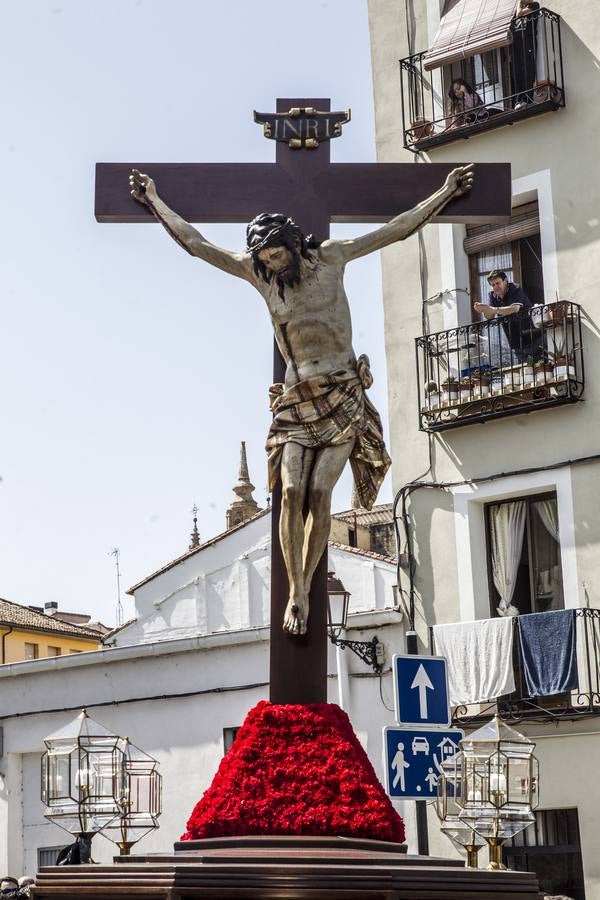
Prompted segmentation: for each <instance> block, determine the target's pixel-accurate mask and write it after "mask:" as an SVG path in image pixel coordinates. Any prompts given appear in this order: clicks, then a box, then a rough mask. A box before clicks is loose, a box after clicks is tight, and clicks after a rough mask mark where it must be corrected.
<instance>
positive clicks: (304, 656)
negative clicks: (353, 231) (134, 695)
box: [95, 98, 511, 703]
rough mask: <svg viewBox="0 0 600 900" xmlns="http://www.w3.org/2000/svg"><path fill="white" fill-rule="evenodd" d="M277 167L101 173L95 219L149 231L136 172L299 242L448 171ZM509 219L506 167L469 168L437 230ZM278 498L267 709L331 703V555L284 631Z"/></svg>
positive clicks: (301, 155) (103, 169) (424, 193)
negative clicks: (283, 229)
mask: <svg viewBox="0 0 600 900" xmlns="http://www.w3.org/2000/svg"><path fill="white" fill-rule="evenodd" d="M294 107H295V108H307V107H313V108H314V109H317V110H324V111H329V110H330V108H331V107H330V101H329V100H328V99H316V98H310V99H299V98H293V99H278V100H277V112H278V113H286V112H287V111H288V110H290V109H292V108H294ZM276 148H277V149H276V161H275V163H274V164H273V163H149V162H132V163H98V164H97V166H96V208H95V214H96V219H97V220H98V221H99V222H154V221H155V219H154V217H153V216H152V214H151V213H150V212H149V211H148V210H147V209H146V208H145V207H143V206H141V205H140V204H139V203H137V202H136V201H135V200H134V199H133V198H132V197H131V196H130V194H129V187H128V177H129V174H130V172H131V169H132V168H137V169H139V170H140V171H142V172H147V173H148V174H149V175H151V176H152V178H154V179H155V180H156V183H157V187H158V190H159V192H160V196H161V197H162V199H163V200H164V201H165V203H167V205H168V206H170V207H171V208H172V209H174V210H175V211H176V212H177V213H179V215H181V216H182V217H183V218H184V219H187V221H189V222H244V223H245V222H249V221H250V220H251V219H253V218H254V216H256V215H257V214H258V213H261V212H283V213H286V215H289V216H291V217H292V218H293V219H294V221H295V222H296V223H297V224H298V225H299V226H300V227H301V228H302V230H303V231H304V233H305V234H314V236H315V237H316V238H317V239H318V240H324V239H325V238H327V237H328V236H329V226H330V223H331V222H385V221H387V220H388V219H391V218H392V217H393V216H395V215H398V213H400V212H403V211H405V210H408V209H411V208H412V207H413V206H415V205H416V204H417V203H419V202H420V201H421V200H424V199H425V198H426V197H428V196H429V195H430V194H432V193H434V191H436V190H437V189H438V188H439V187H440V186H441V185H442V184H443V182H444V179H445V178H446V175H447V174H448V172H449V171H450V170H451V169H453V168H454V166H455V164H452V163H427V164H422V165H416V164H414V163H332V162H331V161H330V145H329V141H323V142H320V143H319V146H318V147H316V148H315V149H306V148H302V149H291V148H290V147H289V146H288V144H287V143H281V142H278V143H277V144H276ZM510 210H511V183H510V166H509V165H508V164H504V163H486V164H478V165H476V166H475V184H474V187H473V189H472V191H471V192H470V193H469V194H467V195H465V196H462V197H459V198H456V199H455V200H453V201H452V202H451V203H449V204H448V206H447V207H446V208H445V209H444V211H443V215H441V216H438V217H437V218H436V219H435V221H437V222H469V223H481V224H483V223H487V222H495V221H506V217H508V216H510ZM273 369H274V371H273V381H283V376H284V372H285V369H284V364H283V359H282V357H281V355H280V353H279V350H278V348H277V346H276V345H275V353H274V366H273ZM280 508H281V491H280V488H278V489H277V490H275V491H274V493H273V512H272V549H271V645H270V699H271V701H272V702H273V703H325V702H327V552H325V553H324V554H323V557H322V559H321V562H320V563H319V566H318V568H317V571H316V572H315V575H314V578H313V583H312V588H311V592H310V616H309V621H308V631H307V633H306V635H302V636H297V635H294V636H292V635H289V634H287V633H286V632H284V631H283V630H282V627H281V624H282V617H283V611H284V609H285V605H286V603H287V598H288V581H287V572H286V568H285V563H284V560H283V556H282V553H281V548H280V545H279V515H280Z"/></svg>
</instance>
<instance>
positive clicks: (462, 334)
mask: <svg viewBox="0 0 600 900" xmlns="http://www.w3.org/2000/svg"><path fill="white" fill-rule="evenodd" d="M415 343H416V356H417V384H418V392H419V393H418V403H419V421H420V429H421V431H443V430H445V429H447V428H457V427H459V426H462V425H471V424H473V423H474V422H485V421H487V420H488V419H494V418H498V417H501V416H510V415H515V414H517V413H524V412H531V411H532V410H536V409H541V408H544V407H548V406H559V405H561V404H564V403H574V402H576V401H578V400H581V399H582V397H583V390H584V369H583V351H582V346H583V339H582V328H581V308H580V307H579V305H578V304H577V303H571V302H570V301H563V300H560V301H557V302H556V303H548V304H546V305H545V306H541V305H540V306H534V307H533V308H532V310H531V313H529V314H523V315H518V314H517V315H510V316H502V317H498V318H495V319H489V320H486V321H483V322H473V323H471V324H469V325H461V326H459V327H458V328H452V329H449V330H448V331H438V332H437V333H436V334H426V335H423V336H422V337H419V338H416V341H415Z"/></svg>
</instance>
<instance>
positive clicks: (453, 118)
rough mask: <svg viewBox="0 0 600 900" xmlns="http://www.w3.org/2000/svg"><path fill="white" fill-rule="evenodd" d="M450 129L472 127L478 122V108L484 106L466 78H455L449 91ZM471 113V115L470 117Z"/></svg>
mask: <svg viewBox="0 0 600 900" xmlns="http://www.w3.org/2000/svg"><path fill="white" fill-rule="evenodd" d="M448 97H449V99H450V102H449V104H448V120H449V121H448V127H449V128H461V127H462V126H463V125H472V124H473V122H475V121H476V120H477V112H471V111H472V110H477V107H479V106H483V100H482V99H481V97H480V96H479V94H478V93H477V91H475V90H473V88H472V87H471V85H470V84H469V82H468V81H465V79H464V78H455V79H454V80H453V82H452V84H451V85H450V90H449V91H448ZM469 113H471V114H470V115H469Z"/></svg>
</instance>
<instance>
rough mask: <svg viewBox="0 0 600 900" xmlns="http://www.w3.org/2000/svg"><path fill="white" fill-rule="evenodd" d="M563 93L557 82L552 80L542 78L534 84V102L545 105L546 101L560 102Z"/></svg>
mask: <svg viewBox="0 0 600 900" xmlns="http://www.w3.org/2000/svg"><path fill="white" fill-rule="evenodd" d="M560 95H561V91H560V90H559V88H557V87H556V82H555V81H553V80H552V79H551V78H540V79H538V80H537V81H534V82H533V102H534V103H544V101H545V100H552V101H553V103H558V102H559V101H560Z"/></svg>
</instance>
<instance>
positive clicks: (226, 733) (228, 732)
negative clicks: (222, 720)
mask: <svg viewBox="0 0 600 900" xmlns="http://www.w3.org/2000/svg"><path fill="white" fill-rule="evenodd" d="M239 730H240V726H239V725H236V726H235V727H233V728H224V729H223V755H225V753H227V751H228V750H229V749H231V745H232V744H233V742H234V740H235V736H236V734H237V733H238V731H239Z"/></svg>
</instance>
